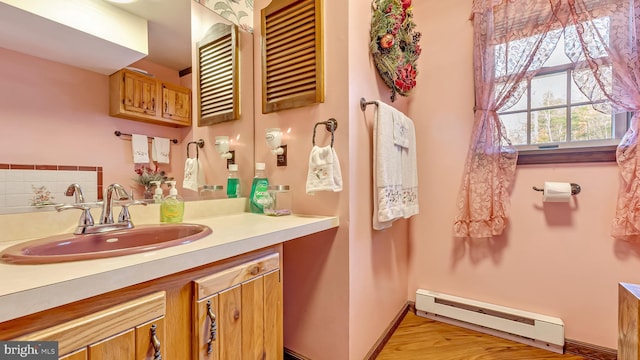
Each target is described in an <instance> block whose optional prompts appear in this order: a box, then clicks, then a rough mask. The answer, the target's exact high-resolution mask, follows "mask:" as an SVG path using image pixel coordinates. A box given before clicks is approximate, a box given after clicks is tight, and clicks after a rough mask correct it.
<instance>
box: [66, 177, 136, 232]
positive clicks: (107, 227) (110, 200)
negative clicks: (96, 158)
mask: <svg viewBox="0 0 640 360" xmlns="http://www.w3.org/2000/svg"><path fill="white" fill-rule="evenodd" d="M69 189H73V190H69ZM71 191H73V192H71ZM70 192H71V194H73V193H75V194H76V196H77V197H76V202H75V203H74V204H68V205H60V206H57V207H56V210H58V211H63V210H68V209H80V210H82V215H81V216H80V220H79V221H78V226H77V227H76V230H75V231H74V234H76V235H81V234H95V233H101V232H107V231H112V230H118V229H131V228H133V223H132V222H131V216H130V215H129V206H131V205H147V203H146V202H144V201H139V200H132V201H128V202H120V201H123V200H129V199H130V198H129V195H128V194H127V191H126V190H125V189H124V187H123V186H122V185H120V184H111V185H109V186H108V187H107V188H106V189H105V191H104V197H103V199H104V200H103V201H102V202H94V203H85V202H84V197H83V196H82V190H81V189H80V186H79V185H77V184H71V185H69V187H68V188H67V192H66V193H65V194H69V193H70ZM78 194H79V195H78ZM68 196H71V195H68ZM114 201H118V205H120V206H121V207H122V211H121V212H120V215H119V216H118V222H117V223H114V221H113V204H114ZM98 206H102V213H101V215H100V223H99V224H97V225H96V224H95V223H94V221H93V217H92V216H91V211H90V210H91V208H94V207H98Z"/></svg>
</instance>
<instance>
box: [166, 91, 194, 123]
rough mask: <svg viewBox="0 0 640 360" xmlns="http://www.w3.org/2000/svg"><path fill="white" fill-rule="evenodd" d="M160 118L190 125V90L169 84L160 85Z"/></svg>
mask: <svg viewBox="0 0 640 360" xmlns="http://www.w3.org/2000/svg"><path fill="white" fill-rule="evenodd" d="M162 117H163V118H165V119H171V120H174V121H176V122H181V123H184V124H186V125H190V124H191V90H190V89H188V88H185V87H182V86H178V85H173V84H169V83H163V84H162Z"/></svg>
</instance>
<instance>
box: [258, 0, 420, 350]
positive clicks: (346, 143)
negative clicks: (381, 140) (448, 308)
mask: <svg viewBox="0 0 640 360" xmlns="http://www.w3.org/2000/svg"><path fill="white" fill-rule="evenodd" d="M267 3H268V1H266V0H261V1H256V4H255V10H256V11H255V16H256V21H257V22H256V23H259V22H258V19H259V16H260V9H262V8H263V7H264V6H266V4H267ZM370 6H371V3H370V1H369V0H358V1H349V2H344V1H325V2H324V13H325V16H326V17H325V28H324V43H325V46H324V49H325V54H324V55H325V81H326V83H325V88H326V89H327V90H326V97H325V102H324V103H322V104H317V105H313V106H307V107H303V108H300V109H292V110H285V111H280V112H277V113H272V114H261V111H260V109H261V103H260V99H261V94H260V92H259V90H258V89H261V83H260V79H259V78H257V79H256V86H255V89H256V95H255V97H256V103H255V108H256V116H255V117H256V133H255V134H256V135H255V138H256V145H255V146H256V161H264V162H266V163H267V170H268V173H269V179H270V181H271V182H272V183H275V184H278V183H281V184H289V185H291V186H292V188H293V193H294V194H293V195H294V202H295V204H294V208H295V211H296V212H299V213H308V214H324V215H338V216H339V217H340V224H341V226H340V228H339V229H338V230H337V232H328V233H323V234H318V235H316V236H311V237H308V238H303V239H299V240H296V241H292V242H289V243H286V244H285V247H284V253H285V256H284V293H285V299H284V300H285V302H284V305H285V314H284V317H285V346H286V347H287V348H289V349H291V350H294V351H296V352H298V353H301V354H303V355H305V356H307V357H310V358H312V359H318V360H321V359H362V358H363V357H364V356H365V355H366V354H367V353H368V352H369V350H370V349H371V347H372V346H373V345H374V343H375V342H376V341H377V340H378V338H379V337H380V336H381V335H382V333H383V332H384V330H385V328H386V327H387V326H388V325H389V324H390V322H391V321H392V320H393V318H394V317H395V316H396V314H397V313H398V312H399V311H400V310H401V308H402V306H403V305H404V304H406V301H407V298H406V284H407V266H408V265H407V243H408V240H407V239H408V236H407V233H408V227H407V222H406V221H400V222H398V224H397V225H394V227H393V228H392V229H390V230H387V231H384V232H373V231H372V230H371V213H372V205H371V197H372V195H371V193H372V189H371V178H372V177H371V176H372V175H371V129H370V128H371V121H372V114H373V112H372V109H370V110H368V111H367V112H366V115H365V114H363V113H362V111H361V110H360V108H359V99H360V97H363V96H364V97H367V98H370V99H377V98H383V97H387V98H388V94H389V93H388V91H386V88H381V84H382V83H381V82H380V81H379V80H378V77H377V74H376V72H375V69H374V67H373V65H372V63H371V60H370V58H369V52H368V51H369V50H368V42H369V35H368V28H369V21H370V20H369V17H368V16H362V14H369V12H370ZM254 49H255V52H256V54H255V56H256V59H259V54H260V29H259V27H256V29H255V48H254ZM259 66H260V61H259V60H257V61H256V74H259V73H260V68H259ZM382 86H384V85H382ZM398 103H399V104H400V105H399V106H400V107H401V108H403V109H406V108H407V104H408V101H407V100H402V101H399V102H398ZM330 117H334V118H336V119H337V120H338V124H339V125H338V130H337V132H336V140H335V148H336V150H337V152H338V157H339V159H340V163H341V169H342V174H343V179H344V190H343V191H342V192H340V193H328V192H327V193H319V194H316V195H315V196H310V195H307V194H306V193H305V181H306V173H307V169H308V157H309V151H310V150H311V137H312V132H313V125H314V124H315V123H316V122H318V121H325V120H327V119H328V118H330ZM269 127H280V128H282V129H283V130H284V131H285V133H286V134H285V136H284V140H283V143H286V144H287V146H288V153H289V159H288V161H289V166H287V167H280V168H276V167H275V156H273V155H271V154H270V153H269V152H268V149H267V148H266V144H265V142H264V141H263V140H262V139H263V138H264V130H265V129H266V128H269ZM318 129H319V131H318V134H317V139H316V141H317V143H318V144H319V145H325V144H327V143H328V141H329V136H328V133H327V132H326V131H325V130H323V128H320V127H319V128H318Z"/></svg>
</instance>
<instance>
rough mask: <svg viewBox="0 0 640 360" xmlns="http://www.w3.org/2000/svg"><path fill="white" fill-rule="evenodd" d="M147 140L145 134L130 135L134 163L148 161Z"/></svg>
mask: <svg viewBox="0 0 640 360" xmlns="http://www.w3.org/2000/svg"><path fill="white" fill-rule="evenodd" d="M148 141H149V140H148V139H147V137H146V136H145V135H139V134H132V135H131V151H132V152H133V162H134V163H135V164H145V163H146V164H148V163H149V142H148Z"/></svg>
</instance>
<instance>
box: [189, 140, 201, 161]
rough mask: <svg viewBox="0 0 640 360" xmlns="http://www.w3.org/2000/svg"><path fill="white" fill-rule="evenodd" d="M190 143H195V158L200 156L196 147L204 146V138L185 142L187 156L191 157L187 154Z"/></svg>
mask: <svg viewBox="0 0 640 360" xmlns="http://www.w3.org/2000/svg"><path fill="white" fill-rule="evenodd" d="M191 144H195V145H196V159H197V158H198V157H199V156H200V152H199V151H198V148H203V147H204V140H202V139H199V140H198V141H189V142H188V143H187V158H191V156H189V146H190V145H191Z"/></svg>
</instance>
